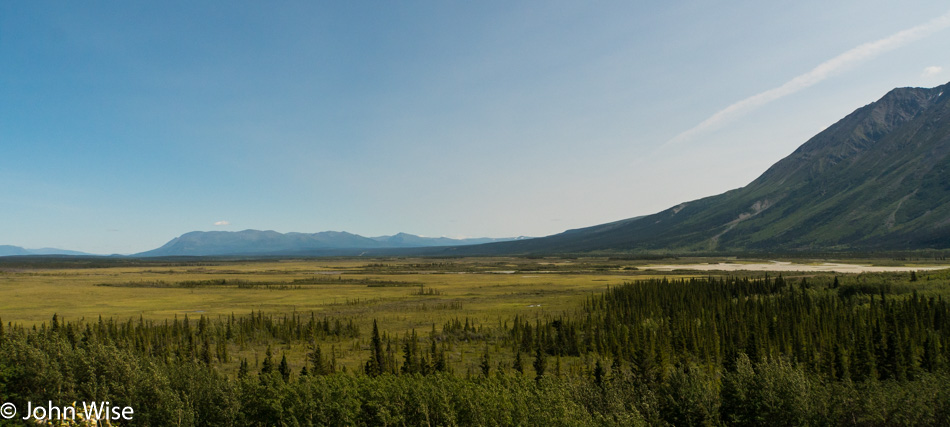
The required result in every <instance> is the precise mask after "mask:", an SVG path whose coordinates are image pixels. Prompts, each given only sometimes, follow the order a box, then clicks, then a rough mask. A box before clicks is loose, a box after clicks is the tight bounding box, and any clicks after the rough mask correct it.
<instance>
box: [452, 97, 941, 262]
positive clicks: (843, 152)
mask: <svg viewBox="0 0 950 427" xmlns="http://www.w3.org/2000/svg"><path fill="white" fill-rule="evenodd" d="M948 89H950V84H946V85H942V86H938V87H935V88H930V89H925V88H898V89H894V90H891V91H889V92H888V93H887V94H885V95H884V96H883V97H882V98H880V99H879V100H878V101H875V102H873V103H870V104H868V105H865V106H863V107H861V108H858V109H857V110H855V111H854V112H852V113H851V114H849V115H847V116H845V117H844V118H842V119H841V120H839V121H838V122H836V123H835V124H833V125H831V126H829V127H828V128H827V129H825V130H823V131H822V132H820V133H818V134H817V135H815V136H814V137H812V138H810V139H809V140H808V141H806V142H805V143H804V144H802V145H801V146H800V147H798V149H796V150H795V151H793V152H792V153H791V154H790V155H788V156H787V157H785V158H783V159H781V160H779V161H778V162H776V163H775V164H773V165H772V166H771V167H770V168H769V169H767V170H766V171H765V172H764V173H763V174H761V175H760V176H759V177H758V178H756V179H755V180H753V181H752V182H750V183H749V184H748V185H746V186H744V187H741V188H737V189H733V190H729V191H727V192H724V193H722V194H718V195H713V196H708V197H704V198H700V199H697V200H692V201H688V202H684V203H680V204H678V205H676V206H674V207H671V208H668V209H666V210H663V211H660V212H657V213H655V214H652V215H646V216H643V217H637V218H630V219H625V220H619V221H614V222H611V223H607V224H601V225H595V226H591V227H586V228H582V229H578V230H568V231H565V232H563V233H559V234H555V235H552V236H547V237H541V238H537V239H532V240H526V241H519V242H502V243H494V244H489V245H485V246H480V247H470V248H454V249H453V250H452V252H453V253H454V254H457V255H464V254H475V253H481V254H535V253H552V252H562V253H566V252H571V253H574V252H591V251H608V252H609V251H620V252H625V251H626V252H678V253H696V252H712V253H715V252H723V251H735V252H748V251H775V252H783V251H784V252H800V251H810V250H837V251H855V250H860V251H882V250H915V249H945V248H950V156H948V153H950V90H948Z"/></svg>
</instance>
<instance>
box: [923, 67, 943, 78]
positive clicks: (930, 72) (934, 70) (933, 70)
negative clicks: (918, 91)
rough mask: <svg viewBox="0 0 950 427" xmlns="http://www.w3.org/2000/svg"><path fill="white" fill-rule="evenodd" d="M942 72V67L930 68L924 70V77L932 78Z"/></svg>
mask: <svg viewBox="0 0 950 427" xmlns="http://www.w3.org/2000/svg"><path fill="white" fill-rule="evenodd" d="M942 72H943V67H938V66H932V67H927V68H924V73H923V76H924V77H933V76H936V75H938V74H940V73H942Z"/></svg>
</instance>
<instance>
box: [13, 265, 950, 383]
mask: <svg viewBox="0 0 950 427" xmlns="http://www.w3.org/2000/svg"><path fill="white" fill-rule="evenodd" d="M720 261H723V260H711V259H679V260H672V261H671V260H663V261H662V262H659V263H658V262H655V261H651V262H647V261H642V260H639V261H638V260H622V259H610V258H581V259H556V258H552V259H524V258H460V259H411V258H410V259H360V258H356V259H333V258H330V259H305V260H263V261H262V260H244V261H233V260H232V261H228V260H223V261H201V262H196V261H193V260H192V261H183V262H160V261H154V262H142V263H137V264H136V263H131V264H130V263H127V262H118V261H117V262H114V263H112V264H110V263H109V262H104V263H97V264H95V265H93V266H82V265H65V266H64V265H57V264H56V263H48V262H47V263H44V262H38V263H34V264H16V263H0V318H2V321H3V322H4V323H7V322H12V323H19V324H23V325H41V324H42V323H44V322H49V321H50V319H51V318H52V316H53V315H54V314H56V315H57V316H58V317H59V318H60V319H62V320H66V321H76V320H84V321H87V322H91V321H95V320H96V319H98V318H99V316H102V317H104V318H113V319H116V320H117V321H120V322H122V321H126V320H128V319H136V320H137V319H139V318H143V319H146V320H154V321H164V320H168V319H174V318H179V319H181V318H184V317H185V316H189V317H190V318H198V317H200V316H206V317H210V318H216V317H223V316H230V315H232V314H234V315H237V316H243V315H247V314H249V313H250V312H252V311H254V312H258V311H262V312H264V313H266V314H276V315H289V314H291V313H297V314H300V315H304V316H307V317H309V316H310V313H311V312H312V313H314V316H316V317H317V318H322V317H324V316H327V317H330V318H337V319H350V320H354V321H355V322H356V324H357V325H358V326H359V327H360V330H361V331H363V333H362V334H361V337H360V338H356V339H348V340H342V341H340V342H337V343H336V344H337V345H338V347H337V348H338V350H339V351H340V354H339V356H340V360H341V363H342V364H344V365H348V366H351V367H356V366H359V363H360V361H361V360H362V359H363V358H364V357H365V354H364V353H363V349H365V348H366V347H367V345H368V343H367V333H368V331H369V330H370V328H371V325H372V322H373V320H376V321H378V324H379V325H380V328H381V330H382V331H383V332H385V333H388V334H391V335H394V336H402V335H405V334H406V333H409V332H410V331H411V330H416V331H418V332H419V333H420V335H423V336H424V334H426V333H427V332H428V331H429V330H431V329H432V328H433V326H435V327H436V328H438V329H440V330H441V328H442V326H443V325H444V324H445V323H446V322H448V321H452V320H454V319H461V320H462V321H464V320H468V321H470V322H471V323H472V324H474V325H480V326H489V327H491V326H494V325H502V324H505V323H506V322H511V321H512V320H513V319H514V318H515V316H521V317H522V318H528V319H531V318H542V317H544V316H546V315H555V316H556V315H561V314H563V315H566V316H571V315H575V314H577V313H579V310H580V309H581V306H582V303H583V301H584V300H585V298H586V297H588V296H589V295H591V294H594V293H596V294H599V293H601V292H603V291H604V290H606V289H607V288H608V287H610V286H616V285H620V284H623V283H624V282H630V281H633V280H638V279H648V278H651V277H663V276H678V277H683V276H706V275H719V274H736V273H735V272H706V271H695V270H683V271H675V272H662V271H652V270H648V269H646V268H647V266H648V265H650V264H670V263H678V264H683V265H684V266H690V265H692V266H695V265H698V264H702V263H705V264H714V263H717V262H720ZM727 261H728V262H732V263H735V262H743V261H741V260H734V259H730V260H727ZM53 267H56V268H53ZM694 268H695V267H694ZM744 274H752V275H762V274H766V273H765V272H761V271H758V272H747V273H744ZM782 274H784V275H785V276H786V277H797V276H801V275H805V274H807V275H814V274H816V273H814V272H810V273H796V272H785V273H782ZM941 283H942V282H941ZM481 350H482V349H480V348H465V347H463V348H457V349H455V354H454V355H453V363H455V364H456V365H459V364H462V365H463V366H473V365H474V363H476V362H475V361H476V360H477V357H478V355H479V352H480V351H481ZM278 351H280V352H282V353H285V354H287V355H288V358H290V359H291V360H293V361H294V364H295V365H299V364H302V360H303V354H305V353H306V351H307V349H306V348H305V346H304V345H302V344H294V345H291V344H286V345H284V346H282V347H281V348H279V349H278ZM233 353H234V354H235V355H236V356H238V357H236V358H235V362H233V363H231V364H230V365H232V366H226V367H225V368H226V369H236V366H237V365H236V364H237V360H238V359H239V358H241V357H246V358H248V359H249V360H251V361H252V363H254V364H256V363H255V362H256V361H257V360H259V359H260V357H261V355H262V353H263V349H261V348H254V347H253V346H252V347H245V348H235V349H233ZM465 361H467V362H465Z"/></svg>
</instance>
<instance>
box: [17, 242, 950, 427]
mask: <svg viewBox="0 0 950 427" xmlns="http://www.w3.org/2000/svg"><path fill="white" fill-rule="evenodd" d="M682 261H683V262H688V263H693V262H696V261H697V260H682ZM88 262H89V263H94V264H89V263H85V262H79V261H69V262H66V261H63V263H60V264H56V263H55V261H50V260H45V261H35V260H34V261H29V260H19V261H15V260H9V259H7V260H2V261H0V315H2V317H3V318H2V322H0V398H2V400H3V401H5V402H13V403H15V404H16V405H17V406H18V407H24V408H25V407H26V402H47V401H52V402H53V403H54V404H58V405H68V404H70V403H72V402H83V401H109V402H112V404H113V405H121V406H131V407H133V408H134V410H135V416H134V419H133V421H132V422H131V424H133V425H540V424H550V425H667V424H668V425H696V424H703V425H720V424H724V425H812V424H817V425H828V424H858V425H895V424H922V425H947V424H950V300H948V296H950V271H947V270H939V271H915V272H911V273H907V272H901V273H873V274H871V273H865V274H847V275H835V274H832V273H820V274H815V273H809V274H788V273H783V274H776V273H767V272H729V273H716V274H715V275H710V273H700V272H695V271H692V272H690V271H681V272H669V273H663V275H662V276H658V275H657V274H658V273H656V272H649V271H645V270H643V269H642V268H641V267H643V264H644V263H646V261H639V260H633V259H610V258H586V259H583V258H582V259H553V258H552V259H521V258H484V259H475V258H459V259H372V260H362V259H314V260H289V261H277V260H265V261H247V260H216V261H215V260H202V261H200V262H196V261H195V260H185V261H181V260H178V261H168V260H154V261H147V262H146V261H142V262H131V261H127V260H116V261H109V260H95V261H92V260H90V261H88ZM664 262H665V261H664ZM21 405H22V406H21Z"/></svg>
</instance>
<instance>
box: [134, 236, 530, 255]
mask: <svg viewBox="0 0 950 427" xmlns="http://www.w3.org/2000/svg"><path fill="white" fill-rule="evenodd" d="M514 239H518V238H487V237H485V238H473V239H451V238H447V237H422V236H416V235H413V234H408V233H397V234H394V235H391V236H378V237H363V236H361V235H358V234H353V233H349V232H345V231H321V232H317V233H299V232H289V233H279V232H276V231H273V230H264V231H261V230H242V231H192V232H188V233H185V234H182V235H181V236H178V237H176V238H174V239H172V240H171V241H169V242H168V243H166V244H164V245H162V246H161V247H159V248H156V249H153V250H150V251H145V252H140V253H137V254H133V255H131V256H133V257H161V256H221V255H266V256H277V255H306V254H310V253H316V254H336V253H350V252H352V251H353V250H363V249H366V250H370V249H411V248H428V247H436V246H460V245H461V246H464V245H473V244H481V243H486V242H498V241H506V240H514Z"/></svg>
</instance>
